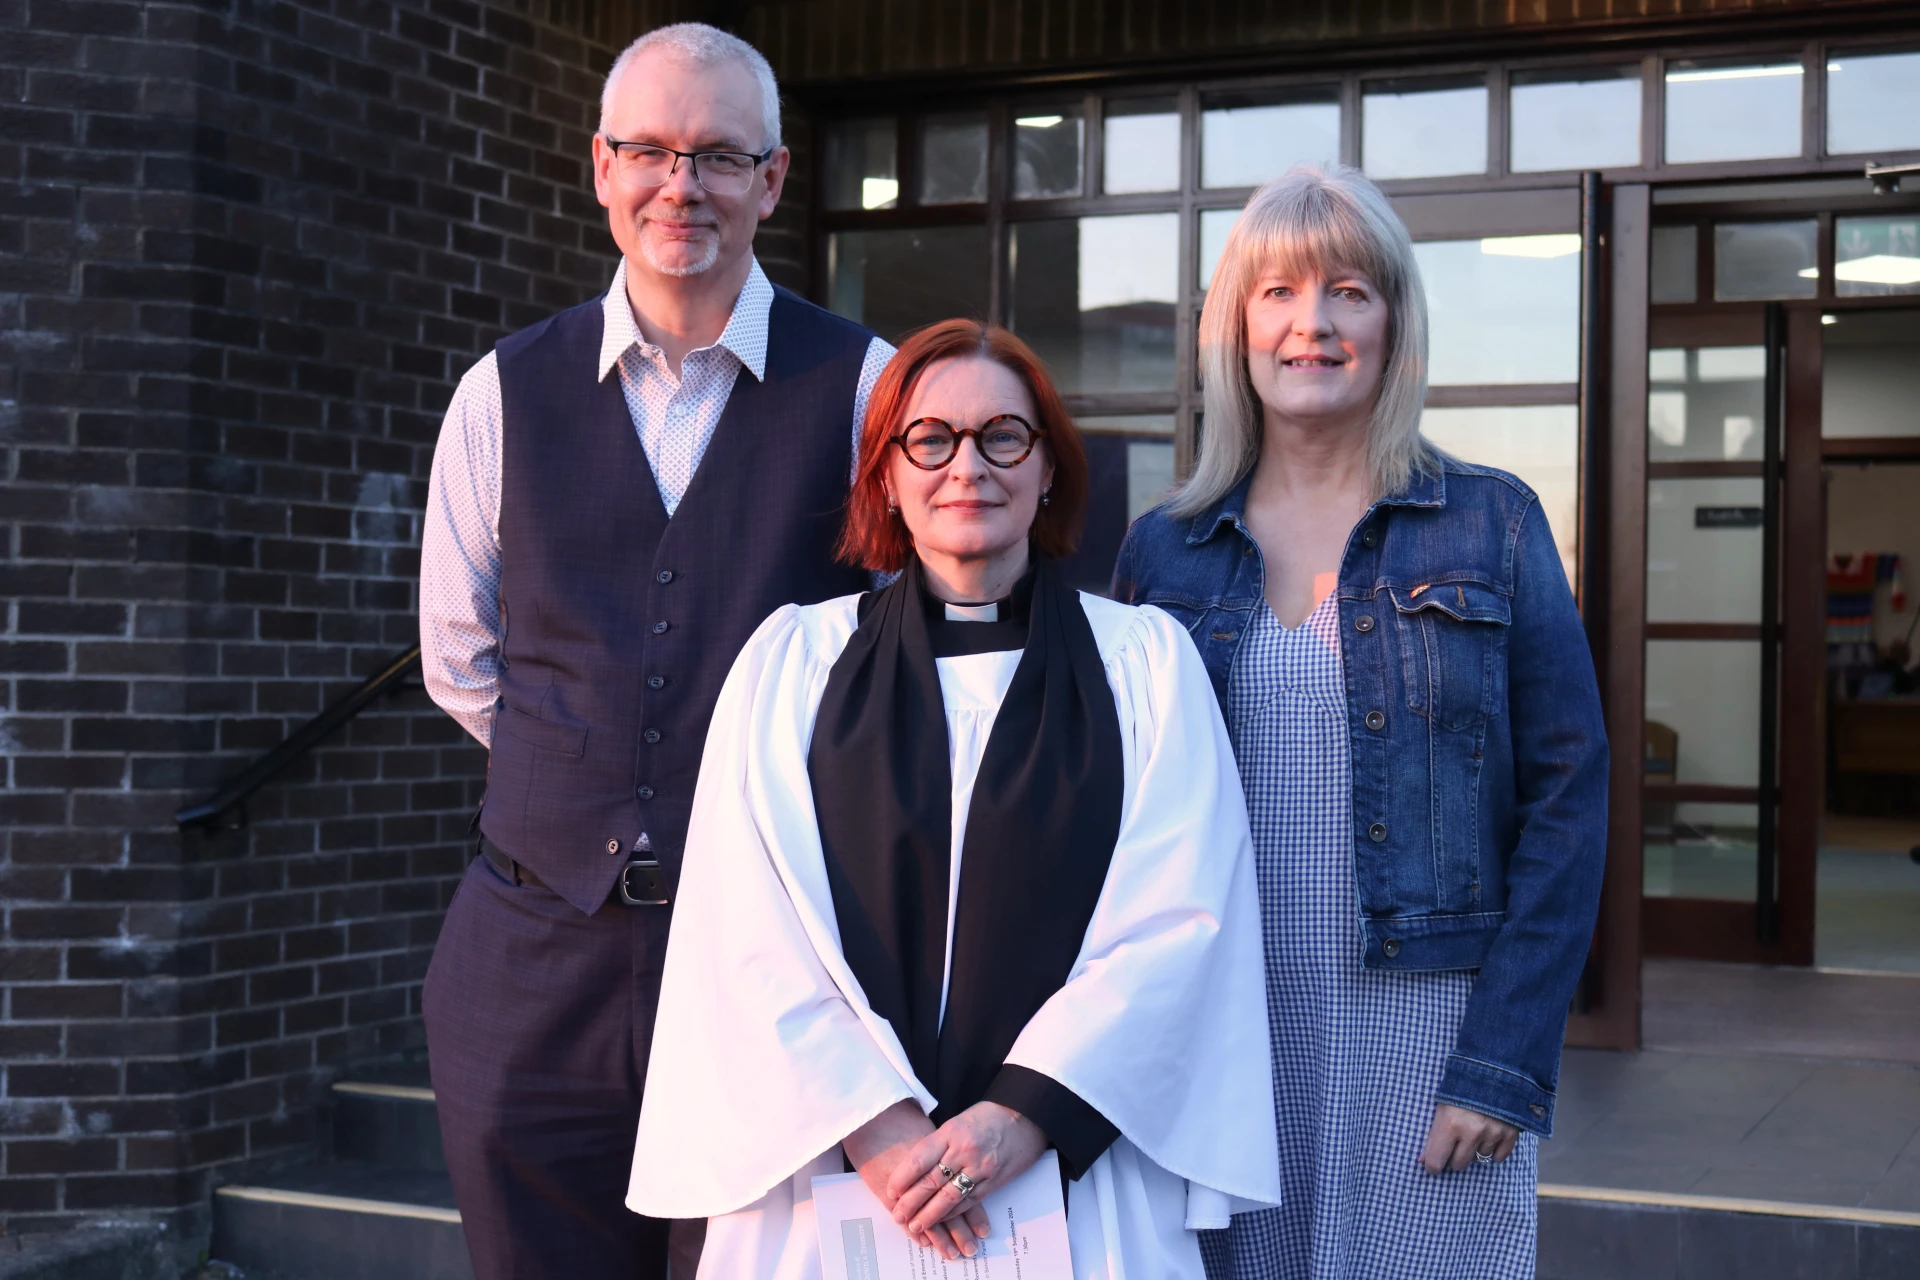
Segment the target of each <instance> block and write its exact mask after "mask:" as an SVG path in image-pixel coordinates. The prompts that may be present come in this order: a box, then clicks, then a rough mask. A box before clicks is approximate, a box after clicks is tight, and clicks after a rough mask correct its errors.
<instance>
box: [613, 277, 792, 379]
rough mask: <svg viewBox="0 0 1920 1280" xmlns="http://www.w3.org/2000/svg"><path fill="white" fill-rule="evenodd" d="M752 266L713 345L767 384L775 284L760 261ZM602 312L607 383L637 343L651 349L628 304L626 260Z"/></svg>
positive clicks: (614, 279) (631, 307)
mask: <svg viewBox="0 0 1920 1280" xmlns="http://www.w3.org/2000/svg"><path fill="white" fill-rule="evenodd" d="M752 264H753V265H752V267H751V269H750V270H748V272H747V283H746V284H745V286H743V287H742V288H741V290H740V296H739V297H738V298H736V299H734V302H733V314H732V315H730V316H728V317H727V327H726V328H725V329H723V330H721V332H720V340H719V341H718V342H716V343H714V344H713V345H714V346H716V347H725V348H726V349H727V350H728V351H731V352H732V353H733V355H734V357H735V358H736V359H737V360H739V361H740V363H741V364H742V365H743V366H745V367H746V369H747V370H748V371H749V372H751V373H752V374H753V376H754V379H755V380H756V381H760V382H764V381H766V376H767V320H768V317H769V316H770V315H771V314H772V312H773V282H772V281H771V280H769V279H767V273H766V272H764V271H762V270H761V269H760V259H759V258H754V259H752ZM600 310H601V315H602V317H603V319H602V323H601V326H600V370H599V375H598V376H599V379H600V381H602V382H604V381H606V377H607V374H609V373H611V372H612V371H613V367H614V366H615V365H616V364H618V363H619V362H620V357H621V356H623V355H625V354H626V353H627V351H628V349H629V348H631V347H633V346H634V345H635V344H638V345H640V346H642V347H645V346H648V343H647V340H646V339H645V338H643V337H641V336H640V326H638V325H636V324H635V323H634V322H633V305H632V304H631V303H630V302H628V301H627V260H626V259H625V258H622V259H620V265H619V266H618V267H616V268H615V269H614V272H613V283H612V284H610V285H608V286H607V294H606V297H604V298H603V299H601V303H600Z"/></svg>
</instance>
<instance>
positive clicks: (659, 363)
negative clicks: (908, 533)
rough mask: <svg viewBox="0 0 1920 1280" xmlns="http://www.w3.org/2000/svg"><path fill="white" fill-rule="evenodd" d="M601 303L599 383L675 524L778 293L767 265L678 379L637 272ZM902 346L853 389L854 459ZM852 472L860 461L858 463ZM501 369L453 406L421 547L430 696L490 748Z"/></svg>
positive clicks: (753, 368)
mask: <svg viewBox="0 0 1920 1280" xmlns="http://www.w3.org/2000/svg"><path fill="white" fill-rule="evenodd" d="M601 306H602V308H603V311H604V315H605V322H604V324H603V326H602V330H601V339H600V361H599V376H600V379H601V380H602V381H605V380H606V377H607V375H608V374H609V373H612V372H614V371H616V370H617V371H618V372H619V375H620V390H621V393H622V394H623V395H624V396H625V398H626V402H627V412H628V413H629V414H630V415H631V416H632V418H633V429H634V431H635V432H637V433H638V434H639V437H640V444H641V446H642V447H643V448H644V449H645V450H646V453H647V462H648V463H649V465H650V466H651V467H652V469H653V479H654V483H655V484H656V485H658V486H659V488H660V500H661V502H662V503H664V504H665V505H666V508H667V514H668V515H669V516H671V515H672V514H673V512H674V510H675V508H677V507H678V506H679V505H680V499H681V498H682V497H683V496H684V495H685V494H686V492H687V486H688V485H689V484H691V483H692V482H693V473H694V472H695V471H696V470H698V469H699V466H700V460H701V458H703V457H704V456H705V455H706V452H707V445H708V444H709V443H710V442H711V441H712V439H713V430H714V428H715V427H716V426H718V425H719V422H720V415H721V413H722V412H724V411H725V409H726V407H727V398H728V397H729V396H731V395H732V394H733V382H734V379H735V378H737V377H739V376H740V371H741V370H742V369H745V370H746V371H747V372H748V373H750V374H752V375H753V376H754V377H755V378H764V377H765V376H766V369H767V317H768V315H769V314H770V312H771V311H772V308H773V285H772V283H771V282H770V281H768V279H767V276H766V273H765V272H764V271H762V270H761V269H760V263H759V261H758V260H757V259H756V260H755V261H754V263H753V268H752V270H751V271H750V272H749V273H748V275H747V283H746V286H745V287H744V288H742V289H741V290H740V296H739V298H738V299H736V300H735V302H734V304H733V314H732V315H731V316H730V317H729V318H728V320H727V327H726V329H725V330H723V331H722V332H721V334H720V340H719V341H718V342H716V343H714V344H713V345H712V346H710V347H701V348H699V349H698V350H695V351H689V352H688V353H687V355H686V358H685V359H683V360H682V361H681V364H680V376H679V377H678V378H675V377H674V376H673V371H672V370H671V369H670V368H669V367H668V365H667V359H666V355H665V353H664V352H662V351H661V350H660V348H659V347H656V346H654V345H653V344H651V343H649V342H648V341H647V340H646V339H645V338H643V337H641V336H640V330H639V326H638V325H636V324H635V323H634V319H633V309H632V308H631V307H630V306H629V305H628V304H627V264H626V262H625V261H624V260H623V261H622V262H621V263H620V267H619V269H618V270H616V271H615V272H614V273H613V283H612V285H610V286H609V287H608V289H607V295H606V298H605V299H604V300H603V301H602V303H601ZM892 357H893V347H892V346H891V345H890V344H888V343H887V342H886V341H884V340H883V339H880V338H875V339H874V340H873V341H872V343H870V344H869V345H868V347H867V358H866V362H865V363H864V364H863V365H862V367H861V370H860V381H859V384H858V386H857V387H856V388H855V390H854V395H853V403H852V404H851V405H850V406H849V409H850V411H851V414H852V436H851V441H852V453H851V454H850V457H851V456H852V455H855V454H857V453H858V451H859V447H860V423H861V420H862V419H863V418H865V417H866V413H867V398H868V397H869V396H870V395H871V394H872V392H873V385H874V383H875V382H876V381H878V380H879V377H880V371H881V370H882V369H884V368H886V365H887V361H888V360H890V359H891V358H892ZM849 465H850V466H851V463H850V464H849ZM501 639H502V635H501V627H500V368H499V365H498V364H497V363H496V361H495V357H494V353H493V352H491V351H489V352H488V353H487V354H486V355H485V356H483V357H481V359H480V362H479V363H478V364H476V365H474V366H473V368H471V369H469V370H467V373H466V376H465V377H463V378H461V379H460V385H459V387H458V388H456V389H455V391H454V393H453V399H452V401H451V402H450V403H449V404H448V405H447V416H446V420H445V421H444V422H443V423H442V424H441V427H440V441H439V445H438V446H437V447H436V448H435V450H434V454H433V474H432V477H431V479H430V480H429V481H428V486H427V511H426V529H425V531H424V533H423V534H422V537H421V542H420V648H421V667H422V670H423V672H424V674H425V676H426V682H427V691H428V693H430V694H431V695H432V697H433V700H434V701H435V702H437V703H438V704H440V706H441V708H442V709H444V710H445V711H446V712H447V713H448V714H449V715H451V716H452V717H453V718H454V719H455V720H458V721H459V722H460V724H461V725H462V727H464V728H465V729H466V730H467V732H468V733H471V734H472V735H473V736H474V737H476V738H478V739H479V740H480V741H481V742H482V743H483V744H487V745H491V741H492V737H493V708H494V703H495V701H496V700H497V699H498V697H499V693H500V642H501Z"/></svg>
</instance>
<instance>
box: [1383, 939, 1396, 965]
mask: <svg viewBox="0 0 1920 1280" xmlns="http://www.w3.org/2000/svg"><path fill="white" fill-rule="evenodd" d="M1380 949H1381V950H1382V951H1384V952H1386V953H1387V959H1389V960H1391V959H1393V958H1394V957H1395V956H1397V955H1399V954H1400V939H1398V938H1388V939H1387V940H1386V941H1385V942H1383V943H1381V944H1380Z"/></svg>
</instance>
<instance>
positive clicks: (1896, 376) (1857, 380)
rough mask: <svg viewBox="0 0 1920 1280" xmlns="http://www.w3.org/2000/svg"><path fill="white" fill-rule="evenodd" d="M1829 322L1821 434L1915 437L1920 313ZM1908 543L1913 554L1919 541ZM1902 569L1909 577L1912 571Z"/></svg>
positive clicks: (1860, 315) (1919, 404) (1919, 425)
mask: <svg viewBox="0 0 1920 1280" xmlns="http://www.w3.org/2000/svg"><path fill="white" fill-rule="evenodd" d="M1833 320H1834V323H1832V324H1830V325H1824V326H1822V327H1821V330H1820V337H1821V339H1822V341H1821V347H1822V349H1823V356H1822V360H1823V371H1822V373H1821V376H1820V433H1821V434H1822V435H1824V436H1829V437H1834V438H1852V439H1859V438H1861V437H1882V438H1884V437H1886V436H1916V435H1920V311H1845V312H1841V313H1840V314H1838V315H1836V316H1834V317H1833ZM1915 492H1916V493H1920V487H1916V489H1915ZM1909 546H1910V547H1911V548H1912V549H1910V550H1908V552H1907V554H1908V555H1909V556H1913V554H1914V551H1916V550H1920V541H1917V542H1916V543H1910V544H1909ZM1846 549H1848V548H1836V550H1846ZM1852 549H1854V550H1870V549H1871V548H1866V547H1857V548H1852ZM1886 549H1887V550H1901V549H1902V548H1900V547H1899V546H1897V545H1894V546H1890V547H1887V548H1886ZM1909 563H1911V560H1910V561H1909ZM1906 572H1907V574H1908V580H1909V581H1912V580H1913V579H1912V573H1913V570H1911V569H1909V570H1907V571H1906Z"/></svg>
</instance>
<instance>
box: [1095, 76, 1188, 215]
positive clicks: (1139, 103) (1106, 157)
mask: <svg viewBox="0 0 1920 1280" xmlns="http://www.w3.org/2000/svg"><path fill="white" fill-rule="evenodd" d="M1101 131H1102V145H1101V151H1102V153H1103V160H1102V162H1103V164H1104V165H1105V168H1106V173H1105V175H1104V176H1103V177H1102V179H1101V183H1100V189H1101V190H1102V191H1104V192H1106V193H1107V194H1108V195H1110V196H1118V195H1125V194H1127V193H1128V192H1131V191H1173V190H1175V189H1177V188H1178V187H1179V186H1180V114H1179V112H1178V111H1177V110H1176V109H1175V103H1174V100H1173V99H1172V98H1119V99H1116V100H1114V101H1111V102H1109V103H1107V109H1106V117H1105V120H1104V121H1103V123H1102V125H1101Z"/></svg>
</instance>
